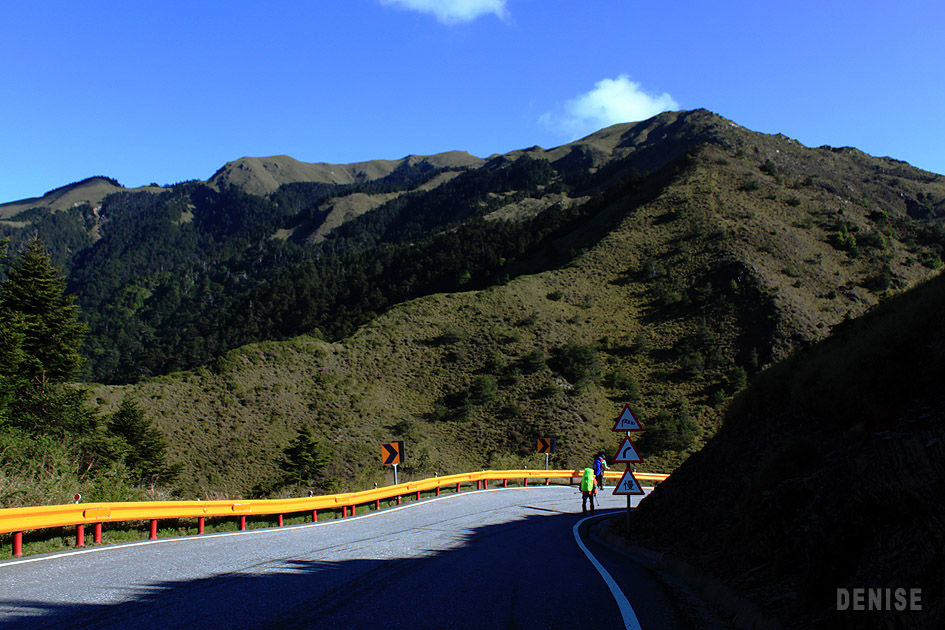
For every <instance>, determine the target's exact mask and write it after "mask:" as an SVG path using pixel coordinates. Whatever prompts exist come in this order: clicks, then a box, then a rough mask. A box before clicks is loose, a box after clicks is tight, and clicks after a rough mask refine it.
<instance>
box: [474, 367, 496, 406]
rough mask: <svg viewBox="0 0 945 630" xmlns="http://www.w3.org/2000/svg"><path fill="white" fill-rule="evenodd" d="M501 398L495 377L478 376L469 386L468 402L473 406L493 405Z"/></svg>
mask: <svg viewBox="0 0 945 630" xmlns="http://www.w3.org/2000/svg"><path fill="white" fill-rule="evenodd" d="M498 396H499V384H498V383H497V382H496V380H495V377H493V376H490V375H488V374H484V375H482V376H477V377H476V378H474V379H473V381H472V383H471V384H470V385H469V390H468V391H467V392H466V401H467V402H468V403H470V404H473V405H485V404H488V403H491V402H492V401H494V400H495V399H496V398H498Z"/></svg>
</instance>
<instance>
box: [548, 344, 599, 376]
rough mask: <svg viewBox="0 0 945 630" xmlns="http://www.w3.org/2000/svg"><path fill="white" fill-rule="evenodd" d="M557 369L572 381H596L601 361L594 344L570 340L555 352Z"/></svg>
mask: <svg viewBox="0 0 945 630" xmlns="http://www.w3.org/2000/svg"><path fill="white" fill-rule="evenodd" d="M555 369H556V370H557V371H558V372H559V373H560V374H561V375H562V376H564V377H565V378H566V379H568V381H570V382H571V383H580V382H596V381H597V380H598V379H599V378H600V373H601V361H600V355H599V354H598V353H597V350H596V349H594V348H593V347H592V346H588V345H584V344H579V343H577V342H575V341H569V342H568V343H566V344H565V345H564V346H562V347H561V348H558V350H557V351H556V352H555Z"/></svg>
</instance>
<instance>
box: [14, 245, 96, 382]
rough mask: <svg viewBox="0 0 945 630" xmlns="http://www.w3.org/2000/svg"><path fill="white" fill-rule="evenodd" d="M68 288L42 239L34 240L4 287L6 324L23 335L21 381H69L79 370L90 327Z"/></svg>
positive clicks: (16, 262) (20, 258) (20, 366)
mask: <svg viewBox="0 0 945 630" xmlns="http://www.w3.org/2000/svg"><path fill="white" fill-rule="evenodd" d="M65 290H66V283H65V280H64V278H63V276H62V275H61V274H60V272H59V270H58V269H56V268H55V267H53V265H52V264H51V263H50V260H49V255H48V254H47V253H46V250H45V249H44V248H43V246H42V244H41V243H40V242H39V240H38V239H33V240H32V241H30V242H29V244H28V246H27V248H26V251H24V252H23V254H22V255H21V256H20V257H19V259H17V260H16V261H14V263H13V265H12V267H11V268H10V270H9V271H8V273H7V279H6V280H5V281H4V282H3V284H2V285H0V325H2V326H3V327H4V328H9V327H13V328H18V329H19V331H20V333H21V339H22V346H21V347H22V354H23V356H22V362H21V363H19V365H18V373H19V376H20V377H21V378H24V379H26V380H29V381H34V382H40V383H44V382H47V381H52V382H65V381H68V380H69V379H70V378H72V377H74V376H75V375H76V373H77V372H78V369H79V367H80V366H81V364H82V357H81V355H80V354H79V348H80V347H81V345H82V341H83V338H84V335H85V329H86V326H85V324H83V323H82V322H80V321H79V307H78V306H76V305H75V303H74V299H73V297H72V296H70V295H66V293H65ZM4 345H5V346H6V344H4ZM7 350H9V348H6V347H5V351H7Z"/></svg>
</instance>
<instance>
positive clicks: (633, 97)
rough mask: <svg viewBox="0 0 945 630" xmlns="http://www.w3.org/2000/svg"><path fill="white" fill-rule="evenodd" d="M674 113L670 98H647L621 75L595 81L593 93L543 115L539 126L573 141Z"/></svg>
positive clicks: (663, 96)
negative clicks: (670, 112) (614, 127)
mask: <svg viewBox="0 0 945 630" xmlns="http://www.w3.org/2000/svg"><path fill="white" fill-rule="evenodd" d="M675 109H679V103H677V102H676V101H675V100H674V99H673V97H672V96H670V95H669V94H667V93H665V92H664V93H663V94H660V95H658V96H657V95H654V94H648V93H647V92H645V91H644V90H643V87H642V86H641V85H640V84H639V83H637V82H635V81H631V80H630V77H628V76H627V75H625V74H621V75H620V76H619V77H617V78H616V79H603V80H601V81H598V82H597V83H596V84H595V85H594V89H593V90H591V91H590V92H587V93H585V94H581V95H579V96H577V97H575V98H573V99H571V100H570V101H568V102H567V103H565V104H564V106H563V107H558V108H556V109H555V110H554V111H551V112H548V113H546V114H543V115H542V116H541V117H540V118H539V119H538V122H539V123H540V124H542V125H545V126H547V127H550V128H552V129H556V130H558V131H560V132H562V133H565V134H567V135H568V136H570V137H571V138H572V139H573V138H579V137H583V136H586V135H588V134H591V133H594V132H595V131H597V130H598V129H602V128H604V127H609V126H610V125H615V124H617V123H623V122H636V121H638V120H646V119H647V118H650V117H652V116H655V115H656V114H659V113H660V112H665V111H670V110H675Z"/></svg>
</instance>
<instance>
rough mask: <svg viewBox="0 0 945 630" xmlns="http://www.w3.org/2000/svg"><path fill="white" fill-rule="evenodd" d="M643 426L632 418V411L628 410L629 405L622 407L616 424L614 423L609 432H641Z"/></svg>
mask: <svg viewBox="0 0 945 630" xmlns="http://www.w3.org/2000/svg"><path fill="white" fill-rule="evenodd" d="M642 430H643V425H642V424H640V422H639V421H638V420H637V419H636V418H635V417H634V415H633V411H632V410H631V409H630V405H624V407H623V412H622V413H621V414H620V417H619V418H617V422H615V423H614V428H613V429H611V431H642Z"/></svg>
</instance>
